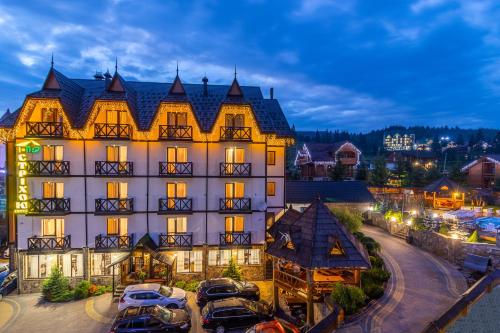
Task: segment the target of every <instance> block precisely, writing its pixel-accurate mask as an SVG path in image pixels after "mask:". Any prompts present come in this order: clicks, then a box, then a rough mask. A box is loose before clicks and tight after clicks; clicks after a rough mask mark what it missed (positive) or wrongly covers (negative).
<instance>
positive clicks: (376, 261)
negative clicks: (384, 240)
mask: <svg viewBox="0 0 500 333" xmlns="http://www.w3.org/2000/svg"><path fill="white" fill-rule="evenodd" d="M370 263H371V264H372V267H376V268H383V267H384V260H382V258H380V257H379V256H370Z"/></svg>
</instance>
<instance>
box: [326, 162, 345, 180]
mask: <svg viewBox="0 0 500 333" xmlns="http://www.w3.org/2000/svg"><path fill="white" fill-rule="evenodd" d="M329 173H330V174H329V176H330V178H331V179H332V180H335V181H339V180H343V179H344V177H345V174H346V170H345V166H344V165H343V164H342V161H340V159H338V160H337V163H335V166H334V167H333V168H330V169H329Z"/></svg>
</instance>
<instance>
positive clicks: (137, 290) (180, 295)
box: [118, 283, 187, 311]
mask: <svg viewBox="0 0 500 333" xmlns="http://www.w3.org/2000/svg"><path fill="white" fill-rule="evenodd" d="M186 303H187V298H186V292H185V291H184V290H182V289H180V288H175V287H166V286H162V285H161V284H159V283H143V284H135V285H131V286H128V287H127V288H125V290H124V292H123V295H122V297H120V302H119V303H118V311H121V310H123V309H126V308H128V307H130V306H135V307H138V306H151V305H160V306H164V307H167V308H169V309H181V308H184V307H185V306H186Z"/></svg>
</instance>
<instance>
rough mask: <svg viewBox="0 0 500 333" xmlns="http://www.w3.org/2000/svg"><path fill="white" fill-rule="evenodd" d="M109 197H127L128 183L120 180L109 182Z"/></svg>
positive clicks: (107, 185) (107, 184)
mask: <svg viewBox="0 0 500 333" xmlns="http://www.w3.org/2000/svg"><path fill="white" fill-rule="evenodd" d="M106 187H107V198H108V199H125V198H127V195H128V184H127V183H120V182H108V183H106Z"/></svg>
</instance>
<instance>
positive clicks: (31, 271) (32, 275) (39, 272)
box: [24, 253, 83, 279]
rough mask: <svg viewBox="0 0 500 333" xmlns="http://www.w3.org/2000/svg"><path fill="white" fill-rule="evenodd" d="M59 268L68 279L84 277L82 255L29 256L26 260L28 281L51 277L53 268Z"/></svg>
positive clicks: (25, 269) (25, 273) (25, 266)
mask: <svg viewBox="0 0 500 333" xmlns="http://www.w3.org/2000/svg"><path fill="white" fill-rule="evenodd" d="M54 266H56V267H59V268H60V269H61V270H62V272H63V275H64V276H66V277H81V276H83V255H82V254H69V253H67V254H48V255H27V256H26V257H25V260H24V276H25V278H26V279H44V278H47V277H48V276H49V275H50V271H51V269H52V267H54Z"/></svg>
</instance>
